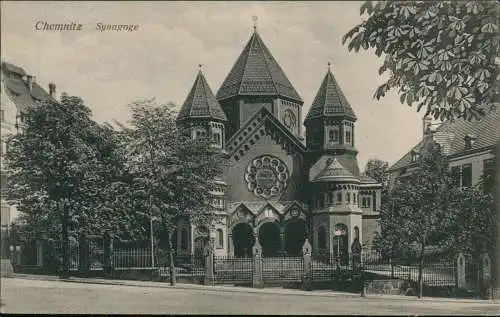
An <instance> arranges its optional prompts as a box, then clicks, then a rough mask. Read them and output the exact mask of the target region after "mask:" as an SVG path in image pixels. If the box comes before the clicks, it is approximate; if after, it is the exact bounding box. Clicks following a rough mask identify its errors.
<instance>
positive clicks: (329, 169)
mask: <svg viewBox="0 0 500 317" xmlns="http://www.w3.org/2000/svg"><path fill="white" fill-rule="evenodd" d="M313 181H314V182H321V181H351V182H352V181H354V182H359V179H358V178H357V177H356V176H354V175H353V174H352V173H351V172H349V171H348V170H347V169H346V168H345V167H344V166H343V165H342V164H341V163H340V162H339V161H338V160H337V158H334V159H333V160H331V162H329V163H328V164H327V166H326V167H325V168H324V169H323V170H322V171H321V172H320V173H319V174H318V175H317V176H316V177H315V178H314V180H313Z"/></svg>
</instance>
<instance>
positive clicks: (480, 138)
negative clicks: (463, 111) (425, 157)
mask: <svg viewBox="0 0 500 317" xmlns="http://www.w3.org/2000/svg"><path fill="white" fill-rule="evenodd" d="M468 134H471V135H472V134H473V135H475V136H476V140H475V142H474V143H473V144H472V147H471V148H470V149H468V148H466V144H465V140H464V137H465V136H466V135H468ZM432 138H433V139H434V140H435V141H436V142H437V143H439V144H440V145H441V147H442V148H443V150H444V152H445V154H447V155H448V156H452V157H454V156H460V155H462V154H467V153H469V152H474V151H480V150H481V149H487V148H489V147H491V146H494V145H495V144H497V143H498V142H500V107H498V106H496V107H495V108H494V109H492V110H491V111H489V112H487V113H486V115H485V116H484V117H483V118H482V119H481V120H479V121H477V120H474V119H473V120H471V121H468V120H464V119H456V120H455V121H453V122H452V121H445V122H443V123H442V124H441V125H440V126H439V127H438V128H437V129H436V131H435V132H433V134H432ZM422 146H423V141H420V142H419V143H418V144H417V145H415V146H414V147H413V148H412V149H411V150H410V151H408V153H406V154H405V155H404V156H403V157H402V158H401V159H399V161H397V162H396V163H395V164H394V165H392V166H391V167H390V168H389V171H394V170H397V169H400V168H404V167H407V166H409V165H410V164H411V157H412V153H413V152H418V151H420V149H421V148H422Z"/></svg>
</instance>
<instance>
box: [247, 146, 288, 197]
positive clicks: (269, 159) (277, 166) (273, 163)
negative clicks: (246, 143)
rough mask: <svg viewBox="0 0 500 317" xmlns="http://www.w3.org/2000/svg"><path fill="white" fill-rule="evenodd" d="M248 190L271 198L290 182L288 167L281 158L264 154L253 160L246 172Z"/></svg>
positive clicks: (259, 195)
mask: <svg viewBox="0 0 500 317" xmlns="http://www.w3.org/2000/svg"><path fill="white" fill-rule="evenodd" d="M245 180H246V182H247V186H248V190H250V191H252V192H253V193H254V194H255V195H256V196H258V197H262V198H266V199H267V198H270V197H273V196H277V195H279V194H281V193H282V192H283V190H284V189H285V188H286V185H287V183H288V168H287V167H286V165H285V163H283V161H281V160H280V159H279V158H277V157H274V156H271V155H264V156H260V157H257V158H255V159H253V160H252V162H251V163H250V164H249V165H248V167H247V170H246V172H245Z"/></svg>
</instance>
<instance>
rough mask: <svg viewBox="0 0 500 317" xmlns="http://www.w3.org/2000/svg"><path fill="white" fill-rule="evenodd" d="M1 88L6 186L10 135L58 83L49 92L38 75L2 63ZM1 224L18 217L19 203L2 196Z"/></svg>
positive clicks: (52, 93) (1, 153) (3, 181)
mask: <svg viewBox="0 0 500 317" xmlns="http://www.w3.org/2000/svg"><path fill="white" fill-rule="evenodd" d="M0 87H1V90H0V98H1V102H0V119H1V134H0V137H1V142H0V145H1V147H0V160H1V165H0V167H1V170H0V176H1V188H2V190H3V189H5V186H6V182H7V178H6V175H5V169H4V155H5V153H6V152H7V151H8V144H7V142H6V141H7V138H8V136H9V135H12V134H16V133H18V132H19V131H20V130H21V129H22V128H23V121H24V120H25V115H26V112H27V111H28V109H30V108H31V107H36V106H38V105H40V104H41V103H42V102H43V101H45V100H50V99H54V98H55V92H56V86H55V85H54V84H50V85H49V93H47V92H46V91H45V90H44V89H43V88H42V87H40V85H38V84H37V82H36V78H35V76H32V75H28V74H27V73H26V71H25V70H24V69H23V68H21V67H18V66H15V65H12V64H9V63H6V62H2V64H1V86H0ZM1 208H2V214H1V217H2V218H1V223H2V230H3V229H6V228H8V227H9V226H10V224H11V223H12V222H13V221H14V220H15V218H16V217H17V211H16V207H15V206H11V205H9V204H8V203H7V201H6V200H5V199H4V196H3V192H2V196H1Z"/></svg>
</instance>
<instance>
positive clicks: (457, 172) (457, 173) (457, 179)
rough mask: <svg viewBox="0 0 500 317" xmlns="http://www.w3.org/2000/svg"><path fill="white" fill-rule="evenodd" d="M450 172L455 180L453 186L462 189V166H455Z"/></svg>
mask: <svg viewBox="0 0 500 317" xmlns="http://www.w3.org/2000/svg"><path fill="white" fill-rule="evenodd" d="M450 172H451V177H452V180H453V186H456V187H460V174H461V173H460V166H453V167H452V168H451V171H450Z"/></svg>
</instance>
